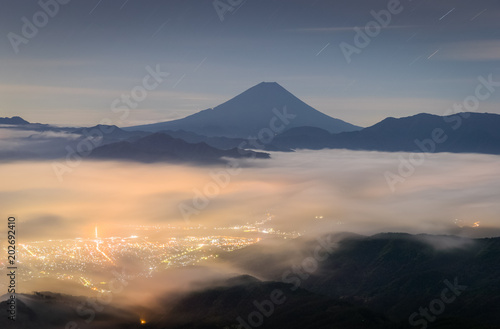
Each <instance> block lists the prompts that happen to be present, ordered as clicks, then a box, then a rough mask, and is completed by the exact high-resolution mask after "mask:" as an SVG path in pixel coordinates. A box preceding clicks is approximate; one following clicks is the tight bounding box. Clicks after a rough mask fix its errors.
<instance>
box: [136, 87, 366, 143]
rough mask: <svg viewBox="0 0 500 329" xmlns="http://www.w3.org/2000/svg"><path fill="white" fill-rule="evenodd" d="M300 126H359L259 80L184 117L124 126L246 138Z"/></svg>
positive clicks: (335, 129)
mask: <svg viewBox="0 0 500 329" xmlns="http://www.w3.org/2000/svg"><path fill="white" fill-rule="evenodd" d="M273 118H274V119H273ZM300 126H313V127H319V128H322V129H325V130H327V131H329V132H332V133H338V132H343V131H355V130H359V129H361V128H360V127H357V126H354V125H352V124H350V123H347V122H344V121H342V120H339V119H335V118H332V117H330V116H328V115H326V114H323V113H321V112H319V111H317V110H315V109H313V108H312V107H310V106H309V105H307V104H306V103H304V102H302V101H301V100H300V99H298V98H297V97H295V96H294V95H292V94H291V93H290V92H288V91H287V90H286V89H284V88H283V87H282V86H280V85H279V84H277V83H276V82H262V83H260V84H258V85H256V86H254V87H252V88H250V89H248V90H246V91H245V92H243V93H241V94H239V95H238V96H236V97H234V98H232V99H230V100H229V101H227V102H225V103H223V104H221V105H219V106H217V107H215V108H213V109H207V110H204V111H201V112H198V113H196V114H193V115H190V116H188V117H186V118H183V119H179V120H173V121H168V122H160V123H155V124H150V125H142V126H135V127H128V128H126V129H128V130H143V131H152V132H158V131H161V130H181V129H182V130H186V131H190V132H195V133H197V134H201V135H206V136H225V137H237V138H248V137H249V136H256V135H257V134H258V133H259V132H260V131H261V130H262V129H270V128H273V127H274V128H276V129H275V130H276V131H275V132H281V131H284V130H285V129H289V128H292V127H300Z"/></svg>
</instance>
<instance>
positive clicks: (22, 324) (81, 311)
mask: <svg viewBox="0 0 500 329" xmlns="http://www.w3.org/2000/svg"><path fill="white" fill-rule="evenodd" d="M4 298H8V296H7V295H4ZM16 300H17V304H16V306H17V314H16V315H17V317H16V321H15V322H13V321H11V320H9V319H8V318H7V312H4V313H5V314H4V316H2V317H0V328H6V329H7V328H22V329H40V328H44V329H56V328H72V327H73V325H72V324H71V323H70V322H71V321H74V322H75V323H76V324H77V326H76V327H74V328H81V329H94V328H95V329H108V328H123V329H132V328H139V327H140V326H139V325H138V323H139V322H140V321H139V316H138V315H136V314H134V313H133V312H130V311H129V310H123V309H119V308H116V307H114V306H113V305H106V307H105V308H102V309H101V310H100V312H95V311H94V313H93V316H94V317H93V319H92V321H89V322H87V321H85V320H89V319H90V316H91V315H92V313H91V312H90V311H91V310H92V309H91V308H89V307H88V306H86V304H85V303H86V302H87V301H88V298H86V297H85V298H84V297H75V296H69V295H62V294H57V293H51V292H35V293H33V294H17V295H16ZM0 307H2V309H4V310H7V309H8V304H7V301H6V300H5V299H3V301H2V302H0Z"/></svg>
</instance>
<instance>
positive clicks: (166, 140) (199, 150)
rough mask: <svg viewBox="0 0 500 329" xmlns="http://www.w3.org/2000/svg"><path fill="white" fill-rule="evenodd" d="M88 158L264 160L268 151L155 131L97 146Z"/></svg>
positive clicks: (188, 160) (205, 160) (185, 160)
mask: <svg viewBox="0 0 500 329" xmlns="http://www.w3.org/2000/svg"><path fill="white" fill-rule="evenodd" d="M90 157H91V158H99V159H115V160H131V161H140V162H158V161H168V162H193V163H206V164H209V163H221V162H224V161H223V160H222V158H223V157H229V158H249V157H256V158H261V159H267V158H269V154H267V153H262V152H253V151H248V150H240V149H237V148H233V149H229V150H220V149H217V148H214V147H211V146H209V145H207V144H205V143H195V144H192V143H188V142H186V141H184V140H182V139H177V138H173V137H171V136H169V135H167V134H163V133H155V134H151V135H148V136H146V137H143V138H140V139H138V140H136V141H133V142H128V141H121V142H117V143H112V144H107V145H103V146H100V147H98V148H96V149H94V150H93V151H92V153H91V154H90Z"/></svg>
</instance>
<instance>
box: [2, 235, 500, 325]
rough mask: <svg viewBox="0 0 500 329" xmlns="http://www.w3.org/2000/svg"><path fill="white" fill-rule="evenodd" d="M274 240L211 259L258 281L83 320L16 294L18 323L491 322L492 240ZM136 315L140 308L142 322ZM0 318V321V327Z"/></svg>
mask: <svg viewBox="0 0 500 329" xmlns="http://www.w3.org/2000/svg"><path fill="white" fill-rule="evenodd" d="M273 246H274V248H273V249H270V248H269V246H268V245H266V244H265V243H264V244H262V243H260V244H256V245H253V246H251V247H248V248H245V249H242V250H239V251H236V252H232V253H228V254H226V255H225V256H224V257H221V258H222V259H221V260H220V261H221V262H223V263H226V264H230V265H232V266H237V267H239V268H240V269H242V271H244V272H247V273H250V274H253V275H257V276H259V277H261V278H264V280H266V281H261V280H257V279H256V278H255V277H253V276H250V275H245V276H239V277H234V278H232V279H230V280H226V281H218V282H216V283H213V284H212V285H211V287H209V288H198V289H197V290H194V291H191V292H188V293H184V294H181V295H176V296H175V297H172V296H165V297H164V298H159V299H157V302H156V303H155V304H151V305H137V306H131V307H130V308H123V307H122V308H120V307H119V306H117V305H107V306H105V308H104V311H102V312H96V317H95V320H94V321H93V322H92V323H90V324H86V323H85V322H83V321H82V318H81V316H79V315H78V313H77V312H76V307H77V305H79V303H81V302H82V301H83V298H79V297H71V296H65V295H58V294H51V293H42V294H35V295H20V297H19V300H20V302H19V303H18V314H19V317H20V318H19V321H20V322H19V323H20V324H22V328H25V329H31V328H42V327H43V328H50V329H51V328H60V326H61V325H62V324H63V322H65V321H66V322H67V321H71V320H74V321H76V322H77V323H78V324H79V327H80V328H151V329H157V328H158V329H159V328H165V329H167V328H179V329H180V328H257V327H258V328H277V329H281V328H297V329H298V328H311V329H313V328H314V329H316V328H320V329H321V328H325V329H326V328H354V329H357V328H375V329H378V328H380V329H382V328H384V329H386V328H389V329H391V328H394V329H396V328H426V326H428V327H429V328H440V329H462V328H464V329H465V328H467V329H469V328H483V329H493V328H499V327H500V314H499V313H498V309H499V307H500V297H499V296H500V265H499V264H500V238H483V239H466V238H459V237H455V236H433V235H409V234H396V233H393V234H389V233H387V234H378V235H374V236H371V237H365V236H359V235H354V234H332V235H325V236H322V237H320V238H318V239H308V238H305V237H302V238H299V239H295V240H292V241H284V242H282V245H276V244H275V243H274V244H273ZM116 300H119V298H118V299H116ZM0 307H6V302H2V303H1V305H0ZM48 309H50V312H48V311H44V310H48ZM138 310H140V312H139V311H138ZM138 313H141V314H147V317H148V321H147V323H144V324H141V323H140V316H139V314H138ZM6 321H7V320H6V317H3V318H1V319H0V326H1V327H2V328H4V327H5V325H6Z"/></svg>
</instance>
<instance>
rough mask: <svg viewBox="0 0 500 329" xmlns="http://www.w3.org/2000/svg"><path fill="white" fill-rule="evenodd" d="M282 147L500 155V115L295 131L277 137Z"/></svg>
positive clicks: (423, 117)
mask: <svg viewBox="0 0 500 329" xmlns="http://www.w3.org/2000/svg"><path fill="white" fill-rule="evenodd" d="M273 143H274V144H275V145H276V146H277V147H280V148H292V149H299V148H304V149H322V148H336V149H339V148H343V149H350V150H369V151H386V152H397V151H398V152H399V151H402V152H429V153H432V152H453V153H485V154H500V115H498V114H491V113H460V114H455V115H451V116H444V117H441V116H437V115H432V114H425V113H422V114H417V115H414V116H410V117H405V118H400V119H395V118H387V119H384V120H383V121H381V122H379V123H377V124H375V125H373V126H371V127H368V128H364V129H362V130H360V131H355V132H344V133H339V134H330V133H329V132H327V131H325V130H322V129H318V128H312V127H299V128H292V129H290V130H288V131H285V132H284V133H282V134H280V135H278V136H276V137H275V138H274V140H273Z"/></svg>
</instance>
